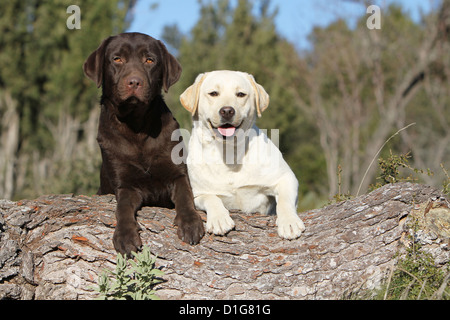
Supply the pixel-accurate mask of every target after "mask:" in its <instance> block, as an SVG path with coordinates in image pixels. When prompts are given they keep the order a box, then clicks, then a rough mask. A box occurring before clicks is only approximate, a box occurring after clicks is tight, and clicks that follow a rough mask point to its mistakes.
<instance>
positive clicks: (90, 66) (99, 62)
mask: <svg viewBox="0 0 450 320" xmlns="http://www.w3.org/2000/svg"><path fill="white" fill-rule="evenodd" d="M112 38H113V37H109V38H106V39H105V40H103V42H102V43H101V44H100V46H99V47H98V48H97V50H95V51H94V52H92V53H91V55H90V56H89V57H88V58H87V59H86V61H85V62H84V65H83V70H84V74H85V75H86V76H87V77H88V78H89V79H91V80H92V81H94V82H95V83H96V84H97V88H100V86H101V85H102V82H103V62H104V59H105V48H106V46H107V44H108V43H109V42H110V41H111V39H112Z"/></svg>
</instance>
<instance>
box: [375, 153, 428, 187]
mask: <svg viewBox="0 0 450 320" xmlns="http://www.w3.org/2000/svg"><path fill="white" fill-rule="evenodd" d="M410 158H411V153H410V152H408V153H406V154H401V155H399V156H398V155H395V154H392V150H390V156H389V157H388V158H387V159H384V158H380V159H379V160H378V165H379V168H380V174H379V176H378V177H377V180H380V182H378V183H377V184H376V185H375V186H373V187H372V189H376V188H379V187H381V186H384V185H386V184H389V183H396V182H401V181H416V180H418V178H417V177H414V176H413V175H412V174H413V173H414V174H424V173H425V171H424V170H422V169H417V168H413V167H411V166H410V165H409V159H410ZM402 168H404V169H407V170H408V171H409V172H410V174H409V175H408V176H406V177H404V176H402V174H401V170H400V169H402ZM427 174H428V175H433V173H432V172H431V171H430V170H429V169H428V170H427Z"/></svg>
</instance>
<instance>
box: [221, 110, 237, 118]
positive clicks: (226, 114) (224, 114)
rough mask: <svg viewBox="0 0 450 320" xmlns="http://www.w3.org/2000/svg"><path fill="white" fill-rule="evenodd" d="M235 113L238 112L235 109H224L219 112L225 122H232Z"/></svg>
mask: <svg viewBox="0 0 450 320" xmlns="http://www.w3.org/2000/svg"><path fill="white" fill-rule="evenodd" d="M235 113H236V110H234V108H233V107H223V108H221V109H220V110H219V114H220V116H221V117H222V118H223V119H225V120H230V119H231V118H233V116H234V114H235Z"/></svg>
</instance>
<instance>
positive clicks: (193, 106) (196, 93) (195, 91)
mask: <svg viewBox="0 0 450 320" xmlns="http://www.w3.org/2000/svg"><path fill="white" fill-rule="evenodd" d="M206 74H207V73H201V74H199V75H198V76H197V78H196V79H195V82H194V84H193V85H192V86H190V87H189V88H187V89H186V90H185V91H184V92H183V93H182V94H181V96H180V102H181V104H182V106H183V107H184V108H185V109H186V110H187V111H189V112H190V113H191V114H192V115H195V113H196V112H197V109H198V100H199V98H200V87H201V86H202V83H203V80H204V79H205V77H206Z"/></svg>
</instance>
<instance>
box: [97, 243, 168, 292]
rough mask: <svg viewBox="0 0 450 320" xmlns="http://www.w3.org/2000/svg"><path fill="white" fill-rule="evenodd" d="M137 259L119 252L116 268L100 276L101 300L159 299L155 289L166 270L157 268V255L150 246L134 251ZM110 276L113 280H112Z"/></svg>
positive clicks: (99, 289) (99, 290)
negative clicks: (129, 258)
mask: <svg viewBox="0 0 450 320" xmlns="http://www.w3.org/2000/svg"><path fill="white" fill-rule="evenodd" d="M132 254H133V256H134V257H135V259H136V261H134V260H128V259H127V258H126V256H122V255H121V254H120V253H119V254H117V263H116V270H115V271H110V270H107V271H105V272H103V273H102V274H101V275H100V276H99V278H98V288H94V290H96V291H97V292H98V293H99V297H98V299H100V300H157V299H158V297H157V295H156V294H155V290H153V288H154V286H155V285H157V284H158V283H161V282H162V280H161V279H159V277H162V276H163V275H164V272H163V271H161V270H159V269H156V268H155V262H156V257H152V256H151V254H150V248H149V247H147V246H145V247H144V248H143V250H142V252H140V253H137V254H136V253H135V252H132ZM110 277H112V278H113V280H110Z"/></svg>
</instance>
